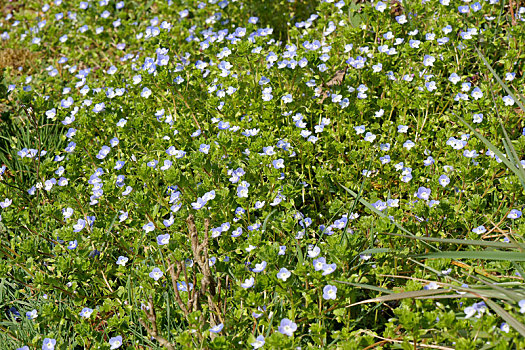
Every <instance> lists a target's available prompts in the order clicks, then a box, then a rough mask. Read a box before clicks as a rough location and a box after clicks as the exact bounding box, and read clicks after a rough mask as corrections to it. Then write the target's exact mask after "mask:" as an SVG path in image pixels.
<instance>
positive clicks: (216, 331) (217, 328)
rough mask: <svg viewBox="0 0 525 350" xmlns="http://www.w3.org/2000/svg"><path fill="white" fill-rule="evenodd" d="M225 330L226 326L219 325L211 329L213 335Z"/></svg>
mask: <svg viewBox="0 0 525 350" xmlns="http://www.w3.org/2000/svg"><path fill="white" fill-rule="evenodd" d="M223 328H224V324H222V323H221V324H218V325H216V326H215V327H212V328H210V332H211V333H219V332H220V331H222V329H223Z"/></svg>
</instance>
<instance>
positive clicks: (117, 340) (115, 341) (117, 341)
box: [109, 335, 122, 350]
mask: <svg viewBox="0 0 525 350" xmlns="http://www.w3.org/2000/svg"><path fill="white" fill-rule="evenodd" d="M109 345H110V346H111V347H110V349H111V350H114V349H118V348H120V347H121V346H122V337H121V336H120V335H118V336H116V337H113V338H111V339H109Z"/></svg>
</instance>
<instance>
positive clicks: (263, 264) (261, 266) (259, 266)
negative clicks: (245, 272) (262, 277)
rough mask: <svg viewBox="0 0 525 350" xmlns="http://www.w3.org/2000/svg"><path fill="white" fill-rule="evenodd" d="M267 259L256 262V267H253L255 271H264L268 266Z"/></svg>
mask: <svg viewBox="0 0 525 350" xmlns="http://www.w3.org/2000/svg"><path fill="white" fill-rule="evenodd" d="M266 265H267V263H266V261H261V262H260V263H259V264H255V267H254V268H253V269H252V271H253V272H262V271H264V269H265V268H266Z"/></svg>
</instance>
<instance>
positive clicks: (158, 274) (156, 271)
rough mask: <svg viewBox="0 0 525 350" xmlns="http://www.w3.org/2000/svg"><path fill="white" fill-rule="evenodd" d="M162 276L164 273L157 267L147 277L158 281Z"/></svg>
mask: <svg viewBox="0 0 525 350" xmlns="http://www.w3.org/2000/svg"><path fill="white" fill-rule="evenodd" d="M162 276H164V273H163V272H162V271H161V270H160V269H159V268H158V267H155V268H154V269H153V270H152V271H151V272H150V273H149V277H151V278H153V279H154V280H155V281H158V280H159V279H160V278H161V277H162Z"/></svg>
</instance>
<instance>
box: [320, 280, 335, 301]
mask: <svg viewBox="0 0 525 350" xmlns="http://www.w3.org/2000/svg"><path fill="white" fill-rule="evenodd" d="M336 298H337V287H336V286H332V285H329V284H328V285H326V286H325V287H324V288H323V299H324V300H330V299H332V300H335V299H336Z"/></svg>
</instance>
